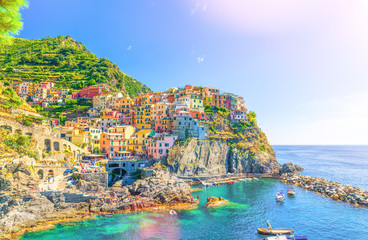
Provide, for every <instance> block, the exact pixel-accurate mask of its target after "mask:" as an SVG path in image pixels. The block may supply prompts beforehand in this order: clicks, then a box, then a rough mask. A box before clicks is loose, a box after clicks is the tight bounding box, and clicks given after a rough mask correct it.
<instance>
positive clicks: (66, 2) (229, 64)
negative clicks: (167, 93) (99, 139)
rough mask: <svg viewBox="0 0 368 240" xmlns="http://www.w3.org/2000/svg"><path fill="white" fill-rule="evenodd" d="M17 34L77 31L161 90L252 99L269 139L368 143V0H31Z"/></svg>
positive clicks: (99, 51) (81, 38) (97, 50)
mask: <svg viewBox="0 0 368 240" xmlns="http://www.w3.org/2000/svg"><path fill="white" fill-rule="evenodd" d="M22 16H23V20H24V28H23V30H22V31H21V33H20V35H19V37H22V38H27V39H37V38H42V37H45V36H48V35H50V36H58V35H70V36H71V37H73V38H74V39H76V40H78V41H81V42H82V43H83V44H84V45H85V46H87V48H88V49H89V50H90V51H91V52H93V53H95V54H96V55H97V56H98V57H106V58H108V59H109V60H111V61H112V62H114V63H116V64H117V65H118V66H119V68H120V69H121V70H122V71H123V72H125V73H127V74H129V75H131V76H132V77H134V78H136V79H137V80H139V81H141V82H143V83H144V84H146V85H148V86H149V87H150V88H151V89H152V90H154V91H161V90H166V89H167V88H169V87H171V86H184V85H185V84H194V85H200V86H211V87H218V88H220V89H221V90H223V91H227V92H233V93H235V94H238V95H241V96H243V97H244V99H245V101H246V104H247V107H248V109H249V110H253V111H255V112H256V113H257V118H258V124H259V126H260V127H261V128H262V130H264V131H265V132H266V134H267V135H268V137H269V140H270V142H271V144H368V138H367V136H368V126H367V122H368V71H367V70H368V44H367V42H368V4H367V2H366V1H364V0H361V1H359V0H356V1H351V0H350V1H348V0H325V1H317V0H299V1H294V0H279V1H274V0H260V1H252V0H185V1H179V0H162V1H160V0H129V1H128V0H109V1H106V2H104V4H101V1H95V0H78V1H75V0H53V1H50V0H30V4H29V8H28V9H25V10H22Z"/></svg>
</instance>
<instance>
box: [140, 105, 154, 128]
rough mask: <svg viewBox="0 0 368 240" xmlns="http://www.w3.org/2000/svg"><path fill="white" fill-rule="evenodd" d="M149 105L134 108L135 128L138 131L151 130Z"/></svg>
mask: <svg viewBox="0 0 368 240" xmlns="http://www.w3.org/2000/svg"><path fill="white" fill-rule="evenodd" d="M151 125H152V124H151V105H145V106H141V107H137V108H136V126H137V128H138V129H150V128H151Z"/></svg>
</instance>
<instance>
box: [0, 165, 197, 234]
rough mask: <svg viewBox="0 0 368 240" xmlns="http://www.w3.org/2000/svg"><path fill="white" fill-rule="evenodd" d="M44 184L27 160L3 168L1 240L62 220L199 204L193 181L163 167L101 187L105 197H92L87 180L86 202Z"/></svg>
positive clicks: (81, 189) (82, 187) (0, 180)
mask: <svg viewBox="0 0 368 240" xmlns="http://www.w3.org/2000/svg"><path fill="white" fill-rule="evenodd" d="M38 184H39V180H38V177H37V176H36V174H35V173H34V172H33V171H32V170H31V169H30V167H29V166H28V165H26V164H22V163H20V164H8V165H5V166H2V167H1V169H0V209H1V211H0V214H1V215H0V239H16V238H18V237H19V236H21V235H22V234H24V233H26V232H29V231H40V230H46V229H49V228H52V227H54V225H55V224H58V223H62V222H75V221H84V220H87V219H90V218H93V217H94V216H97V215H104V214H117V213H127V212H134V211H150V210H154V211H160V210H166V209H189V208H195V207H196V206H197V205H198V203H199V201H198V200H197V199H194V198H193V197H192V196H191V188H190V186H189V185H188V184H187V183H185V182H184V181H182V180H180V179H178V178H176V177H175V176H170V174H168V173H165V172H159V171H157V172H155V173H154V175H153V176H151V177H149V178H146V179H144V180H137V181H136V182H135V183H134V184H132V185H130V186H126V187H122V186H121V185H120V186H119V185H115V186H113V187H111V188H109V189H101V188H96V189H97V191H99V193H98V194H99V195H101V194H102V195H105V196H106V197H104V198H100V197H96V196H93V197H92V195H93V194H94V193H93V192H91V191H89V192H86V191H84V190H85V189H86V188H89V187H88V185H91V184H92V185H93V184H94V183H93V182H92V183H86V182H81V183H80V184H79V185H78V188H79V189H77V191H79V192H81V193H80V194H79V195H81V196H82V198H81V199H83V200H79V199H76V200H75V201H74V202H73V201H70V199H69V200H68V198H67V197H65V196H69V195H68V194H69V193H65V192H50V193H48V194H45V193H44V192H39V191H38V189H37V186H38ZM101 191H104V192H101ZM84 195H85V196H84ZM73 196H74V195H73ZM77 196H78V195H77ZM86 196H90V197H89V198H86ZM86 199H87V200H86Z"/></svg>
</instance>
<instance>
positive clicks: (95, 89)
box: [72, 86, 106, 99]
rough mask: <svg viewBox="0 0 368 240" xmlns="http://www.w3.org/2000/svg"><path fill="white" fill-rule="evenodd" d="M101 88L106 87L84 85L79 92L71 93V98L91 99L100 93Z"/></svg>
mask: <svg viewBox="0 0 368 240" xmlns="http://www.w3.org/2000/svg"><path fill="white" fill-rule="evenodd" d="M103 89H106V88H105V86H89V87H84V88H82V90H80V91H79V92H77V93H73V94H72V98H73V99H78V98H85V99H93V97H95V96H99V95H101V94H102V90H103Z"/></svg>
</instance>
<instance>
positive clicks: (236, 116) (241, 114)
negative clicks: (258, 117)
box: [230, 111, 247, 122]
mask: <svg viewBox="0 0 368 240" xmlns="http://www.w3.org/2000/svg"><path fill="white" fill-rule="evenodd" d="M230 119H231V121H232V122H241V121H246V120H247V112H246V111H233V112H231V113H230Z"/></svg>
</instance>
